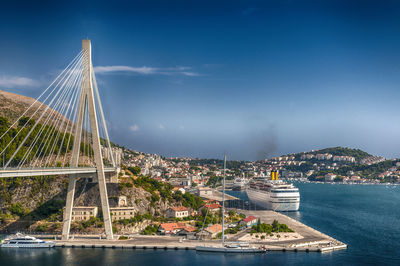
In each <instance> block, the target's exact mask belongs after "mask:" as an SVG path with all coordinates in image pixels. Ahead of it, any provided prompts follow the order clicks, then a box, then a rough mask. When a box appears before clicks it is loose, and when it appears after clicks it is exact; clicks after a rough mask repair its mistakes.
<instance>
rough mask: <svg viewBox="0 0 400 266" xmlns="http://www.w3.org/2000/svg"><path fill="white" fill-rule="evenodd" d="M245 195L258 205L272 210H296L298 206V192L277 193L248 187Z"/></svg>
mask: <svg viewBox="0 0 400 266" xmlns="http://www.w3.org/2000/svg"><path fill="white" fill-rule="evenodd" d="M246 194H247V197H248V198H249V199H250V201H251V202H253V203H254V204H256V205H257V206H258V207H261V208H265V209H268V210H274V211H298V210H299V207H300V194H299V192H294V193H285V194H282V195H277V194H274V193H271V192H268V191H263V190H258V189H252V188H248V189H246Z"/></svg>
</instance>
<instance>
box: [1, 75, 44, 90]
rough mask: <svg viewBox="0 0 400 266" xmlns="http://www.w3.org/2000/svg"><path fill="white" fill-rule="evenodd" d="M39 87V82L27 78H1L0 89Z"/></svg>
mask: <svg viewBox="0 0 400 266" xmlns="http://www.w3.org/2000/svg"><path fill="white" fill-rule="evenodd" d="M38 85H39V82H37V81H36V80H33V79H30V78H26V77H18V76H0V87H5V88H15V87H36V86H38Z"/></svg>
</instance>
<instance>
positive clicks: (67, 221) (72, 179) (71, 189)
mask: <svg viewBox="0 0 400 266" xmlns="http://www.w3.org/2000/svg"><path fill="white" fill-rule="evenodd" d="M75 185H76V175H70V176H69V181H68V191H67V201H66V205H65V211H64V215H63V231H62V240H68V239H69V230H70V228H71V218H72V207H73V206H74V196H75Z"/></svg>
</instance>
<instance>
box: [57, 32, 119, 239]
mask: <svg viewBox="0 0 400 266" xmlns="http://www.w3.org/2000/svg"><path fill="white" fill-rule="evenodd" d="M82 53H83V56H84V59H83V70H82V71H83V72H82V75H83V78H82V84H81V90H82V91H81V94H80V98H79V106H78V115H77V120H76V124H75V132H74V143H73V146H72V156H71V166H72V167H78V161H79V151H80V144H81V138H82V130H83V129H82V127H83V120H84V117H85V115H86V113H85V112H87V113H88V116H89V120H90V123H89V126H90V129H91V136H92V137H91V144H92V148H93V154H94V162H95V166H96V170H97V173H96V174H95V175H97V178H95V180H97V181H96V182H98V185H99V190H100V200H101V208H102V211H103V220H104V227H105V233H106V237H107V239H109V240H111V239H113V231H112V223H111V215H110V207H109V204H108V195H107V187H106V178H105V174H104V164H103V157H102V153H101V146H100V136H99V126H98V121H97V116H96V101H95V97H94V91H93V78H94V77H93V73H94V72H93V69H92V68H93V66H92V48H91V42H90V40H82ZM77 178H78V174H71V175H69V183H68V191H67V200H66V208H65V214H64V217H63V230H62V239H63V240H68V239H69V232H70V228H71V218H72V208H73V205H74V195H75V187H76V180H77Z"/></svg>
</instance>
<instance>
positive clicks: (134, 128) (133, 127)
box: [129, 124, 139, 132]
mask: <svg viewBox="0 0 400 266" xmlns="http://www.w3.org/2000/svg"><path fill="white" fill-rule="evenodd" d="M129 130H130V131H132V132H136V131H138V130H139V126H138V125H136V124H134V125H132V126H130V127H129Z"/></svg>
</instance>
